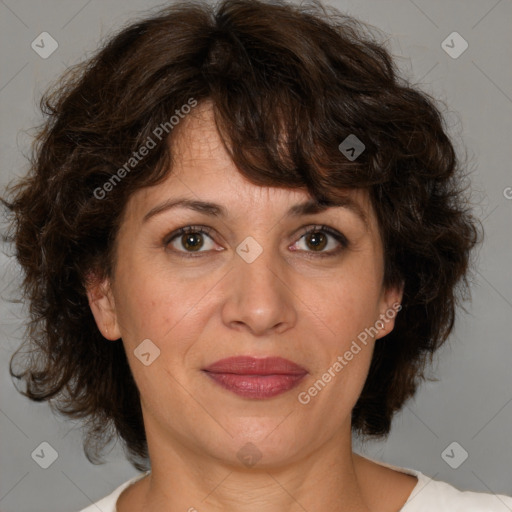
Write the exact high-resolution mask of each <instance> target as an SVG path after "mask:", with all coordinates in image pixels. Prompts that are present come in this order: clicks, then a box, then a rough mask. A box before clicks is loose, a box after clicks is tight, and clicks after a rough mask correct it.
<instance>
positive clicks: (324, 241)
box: [293, 226, 349, 257]
mask: <svg viewBox="0 0 512 512" xmlns="http://www.w3.org/2000/svg"><path fill="white" fill-rule="evenodd" d="M330 238H331V239H334V241H333V242H331V241H330V240H329V239H330ZM303 240H304V242H305V244H304V245H305V248H304V249H301V248H299V249H293V250H294V251H297V250H300V251H304V252H305V253H313V254H314V256H320V257H323V256H336V255H337V254H339V253H340V252H341V251H342V250H343V249H346V248H347V247H348V246H349V242H348V240H347V238H346V237H345V236H344V235H343V234H341V233H340V232H338V231H336V230H335V229H332V228H330V227H328V226H313V227H312V228H309V229H308V230H307V231H306V232H305V233H303V234H302V236H301V237H300V239H299V241H298V242H296V243H297V244H298V243H299V242H301V241H303ZM326 247H329V249H328V250H325V249H326Z"/></svg>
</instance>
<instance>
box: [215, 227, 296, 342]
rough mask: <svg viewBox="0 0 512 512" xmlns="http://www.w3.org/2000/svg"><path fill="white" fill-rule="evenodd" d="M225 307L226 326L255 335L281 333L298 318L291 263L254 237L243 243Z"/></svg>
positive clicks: (223, 310) (223, 312) (230, 274)
mask: <svg viewBox="0 0 512 512" xmlns="http://www.w3.org/2000/svg"><path fill="white" fill-rule="evenodd" d="M233 265H234V267H233V268H232V270H231V272H230V273H229V277H228V279H229V284H228V293H227V294H226V301H225V303H224V304H223V308H222V318H223V322H224V323H225V325H227V326H228V327H229V328H231V329H236V330H239V331H243V330H246V331H248V332H250V333H251V334H252V335H254V336H267V335H272V334H276V333H278V334H280V333H283V332H285V331H287V330H288V329H290V328H292V327H293V326H294V325H295V324H296V321H297V309H296V301H297V297H296V296H295V295H294V293H293V288H294V285H293V276H292V273H291V272H290V271H289V268H287V264H286V263H285V262H284V261H282V259H281V260H280V259H279V258H278V256H277V254H276V253H275V252H273V250H272V249H271V248H270V247H269V248H267V249H265V250H262V246H261V245H260V244H258V243H257V242H256V241H255V240H254V239H251V238H250V237H249V239H248V240H247V241H246V243H245V244H244V243H241V244H240V246H239V247H238V250H237V254H236V256H235V258H234V261H233Z"/></svg>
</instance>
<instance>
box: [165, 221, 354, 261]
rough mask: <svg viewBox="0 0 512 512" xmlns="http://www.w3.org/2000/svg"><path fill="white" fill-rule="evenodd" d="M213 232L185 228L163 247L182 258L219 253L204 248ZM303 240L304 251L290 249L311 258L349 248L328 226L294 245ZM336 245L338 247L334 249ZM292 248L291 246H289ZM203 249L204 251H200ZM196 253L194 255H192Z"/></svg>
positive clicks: (204, 228) (307, 233) (311, 230)
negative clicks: (307, 254) (328, 248)
mask: <svg viewBox="0 0 512 512" xmlns="http://www.w3.org/2000/svg"><path fill="white" fill-rule="evenodd" d="M212 232H213V230H212V229H211V228H208V227H207V226H185V227H182V228H179V229H177V230H176V231H173V232H172V233H171V234H170V235H169V236H167V237H166V238H165V240H164V245H165V247H169V246H171V247H172V250H173V251H174V252H177V253H181V254H180V255H182V256H184V257H190V258H194V257H197V256H199V254H200V253H204V252H209V251H211V250H215V251H219V249H215V248H213V245H210V247H208V243H206V246H205V236H206V237H207V239H209V240H210V243H212V244H213V239H212V237H211V234H212ZM329 237H330V238H332V239H334V240H335V242H332V243H331V244H329ZM302 239H304V241H305V243H306V248H305V249H297V248H295V249H291V250H292V251H294V252H296V251H301V252H306V253H313V257H315V256H320V257H325V256H335V255H337V254H339V253H340V252H341V251H342V250H343V249H345V248H347V247H348V246H349V242H348V240H347V238H346V237H345V236H344V235H343V234H342V233H340V232H339V231H336V230H335V229H332V228H330V227H328V226H323V225H322V226H312V227H310V228H309V229H308V230H307V231H305V232H303V233H302V235H301V236H300V239H299V240H298V241H297V242H295V244H294V245H296V244H298V243H300V242H301V241H302ZM329 245H333V246H334V247H332V248H331V249H330V250H328V251H324V249H325V248H326V247H328V246H329ZM336 245H338V247H336ZM291 247H293V246H291ZM201 249H205V250H201ZM194 253H196V254H194Z"/></svg>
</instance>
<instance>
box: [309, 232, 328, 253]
mask: <svg viewBox="0 0 512 512" xmlns="http://www.w3.org/2000/svg"><path fill="white" fill-rule="evenodd" d="M309 240H310V241H311V240H312V241H313V243H312V245H313V247H315V248H320V249H323V248H324V247H325V236H323V235H322V234H321V233H318V232H316V233H312V234H311V235H310V237H309Z"/></svg>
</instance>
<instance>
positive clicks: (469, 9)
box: [0, 0, 512, 512]
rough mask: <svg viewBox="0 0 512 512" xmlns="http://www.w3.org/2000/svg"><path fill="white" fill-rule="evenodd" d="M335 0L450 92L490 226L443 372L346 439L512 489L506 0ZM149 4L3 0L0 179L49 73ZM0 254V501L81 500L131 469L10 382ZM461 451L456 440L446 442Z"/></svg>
mask: <svg viewBox="0 0 512 512" xmlns="http://www.w3.org/2000/svg"><path fill="white" fill-rule="evenodd" d="M330 3H331V4H332V5H335V6H336V7H338V8H341V9H342V10H345V11H346V12H347V13H349V14H352V15H355V16H356V17H359V18H360V19H362V20H363V21H366V22H369V23H371V24H373V25H376V26H377V27H379V28H380V29H382V30H384V31H385V32H387V33H388V34H390V40H389V45H390V48H391V50H392V52H393V53H394V55H395V56H396V57H397V58H398V64H399V66H400V68H401V69H402V70H403V73H404V74H405V75H406V76H407V77H409V78H411V79H412V80H413V82H414V83H416V84H418V85H420V86H421V87H422V88H423V89H424V90H425V91H427V92H430V93H432V94H434V95H435V96H436V97H437V98H439V99H440V100H442V101H443V102H445V103H446V104H447V105H448V108H449V112H448V114H447V121H448V125H449V127H450V130H451V133H452V134H453V136H454V137H455V141H456V143H457V144H458V145H460V143H461V141H464V144H465V146H466V147H467V148H468V150H469V157H470V165H471V168H472V169H473V174H472V176H471V181H472V186H473V189H474V203H475V205H476V213H477V215H478V216H479V217H480V218H481V219H482V220H483V223H484V227H485V232H486V238H485V242H484V244H483V246H482V247H481V250H479V252H478V272H477V274H476V275H475V279H474V282H473V284H472V294H473V301H472V303H467V305H466V307H467V309H468V313H467V314H466V313H464V312H463V311H460V316H459V317H458V319H457V323H456V327H455V331H454V333H453V334H452V335H451V337H450V339H449V341H448V344H447V345H445V347H444V348H443V349H442V350H441V351H440V352H439V354H438V356H437V358H436V360H435V364H434V365H433V368H432V374H433V375H434V374H435V375H436V376H437V377H438V378H439V379H440V380H439V382H434V383H427V384H425V385H424V386H423V387H422V388H421V389H420V391H419V393H418V394H417V396H416V397H415V399H414V400H412V401H410V402H408V404H407V405H406V407H405V408H404V410H403V412H402V413H400V414H399V415H398V416H397V417H396V418H395V420H394V423H393V430H392V434H391V435H390V437H389V439H388V440H387V441H385V442H371V443H368V444H366V445H365V446H361V445H359V444H358V442H357V440H355V444H354V447H355V449H356V451H359V452H363V453H364V454H365V455H366V456H368V457H372V458H375V459H379V460H383V461H386V462H388V463H391V464H396V465H399V466H403V467H412V468H415V469H418V470H420V471H422V472H423V473H426V474H428V475H430V476H432V477H434V478H436V479H439V480H444V481H447V482H450V483H451V484H453V485H455V486H457V487H459V488H461V489H472V490H477V491H484V492H495V493H503V494H509V495H512V447H511V441H510V432H511V424H512V403H511V402H512V382H511V376H510V364H511V361H512V343H511V331H512V329H511V328H512V322H511V317H512V273H511V272H510V263H509V262H510V253H511V252H512V251H511V249H512V240H511V239H512V237H511V235H510V233H511V230H510V225H511V220H512V217H511V213H512V199H510V198H511V196H512V189H508V188H507V187H512V175H511V172H510V162H511V161H512V150H511V148H512V144H511V140H510V135H511V133H512V126H511V124H512V123H511V116H510V113H511V111H512V67H511V66H510V62H511V39H512V32H511V31H510V26H511V21H512V2H511V1H510V0H500V1H497V0H479V1H476V0H473V1H454V0H451V1H443V0H435V1H432V0H431V1H426V0H414V1H412V0H386V1H382V0H372V1H365V2H356V1H344V0H337V1H334V0H331V2H330ZM158 5H162V4H161V3H158V4H157V3H156V2H151V1H150V0H128V1H126V0H125V1H120V0H103V1H101V2H100V1H99V0H89V1H87V0H72V1H66V2H64V1H63V0H46V1H45V2H35V1H29V0H5V1H0V16H1V21H0V24H1V26H0V34H1V42H2V45H1V50H0V51H1V59H2V61H1V62H2V73H1V77H0V109H1V125H0V130H1V134H0V143H1V148H2V151H1V170H0V186H1V187H2V189H3V186H4V185H5V184H6V183H7V182H8V181H9V180H10V179H12V178H14V177H15V176H17V175H22V174H23V173H25V172H26V168H27V163H26V160H25V159H24V156H23V154H24V153H25V154H26V153H27V151H28V148H29V143H30V132H29V129H30V128H31V127H33V126H34V125H36V124H37V123H38V122H39V121H40V119H41V118H40V114H39V112H38V109H37V102H38V100H39V97H40V95H41V93H42V91H43V90H44V89H45V88H46V87H47V85H48V84H49V83H50V82H51V81H53V80H55V79H56V78H57V77H58V76H59V75H60V74H61V73H62V72H63V71H64V70H65V68H66V67H67V66H69V65H70V64H73V63H75V62H78V61H80V60H82V59H83V58H84V57H85V56H87V55H90V53H91V52H92V51H93V50H94V49H95V48H96V47H97V44H98V42H99V41H100V39H102V38H104V37H106V36H107V35H108V34H110V33H111V32H112V31H114V30H115V29H116V28H117V27H119V26H120V25H121V24H123V23H124V22H125V21H127V20H129V19H131V18H132V17H134V16H135V15H136V14H137V12H140V11H141V10H146V9H149V8H154V7H156V6H158ZM44 31H46V32H49V33H50V34H51V35H52V37H53V38H55V39H56V40H57V42H58V45H59V46H58V49H57V50H56V51H55V52H54V53H53V54H52V55H51V56H50V57H49V58H47V59H43V58H41V57H40V56H39V55H38V54H37V53H36V52H35V51H34V50H33V49H32V48H31V43H32V41H33V40H34V39H35V38H36V37H37V36H38V35H39V34H40V33H41V32H44ZM453 31H457V32H458V33H459V34H461V36H462V37H463V38H464V39H465V40H466V41H467V42H468V44H469V47H468V49H467V50H466V51H465V52H464V53H463V54H462V55H460V56H459V57H458V58H452V57H450V56H449V55H448V54H447V53H446V52H445V51H444V50H443V48H442V46H441V43H442V41H444V40H445V39H446V37H447V36H448V35H449V34H451V33H452V32H453ZM450 44H451V43H450ZM454 44H456V45H457V44H458V43H454ZM456 48H458V47H457V46H456ZM507 192H508V193H507ZM507 196H508V197H507ZM1 268H2V281H1V283H0V292H1V296H2V302H1V303H0V312H1V324H0V340H1V341H0V351H1V352H0V365H1V368H0V379H1V402H0V406H1V407H0V432H1V438H0V510H1V511H2V512H14V511H15V512H29V511H30V512H35V511H37V512H50V511H52V512H60V511H62V512H64V511H66V512H70V511H74V510H79V509H81V508H82V507H85V506H87V505H89V504H90V503H91V502H92V501H95V500H97V499H99V498H100V497H103V496H105V495H106V494H109V493H110V492H111V491H112V490H113V489H114V488H115V487H117V486H118V485H119V484H121V483H122V482H124V481H125V480H127V479H128V478H130V477H132V476H134V475H135V474H136V473H137V472H136V471H135V470H134V469H133V468H132V467H131V466H130V465H129V464H128V463H127V462H126V460H125V459H124V456H123V453H122V450H121V449H120V446H119V444H117V445H115V446H114V447H113V448H112V451H111V452H110V453H108V454H107V455H106V460H107V462H106V463H105V464H104V465H103V466H94V465H92V464H90V463H89V462H88V461H87V459H86V458H85V456H84V455H83V453H82V445H81V433H80V430H79V428H78V425H77V424H74V423H71V422H69V421H65V420H64V419H63V418H59V417H54V416H53V415H52V413H51V411H50V409H49V408H48V406H47V404H36V403H33V402H30V401H29V400H28V399H26V398H24V397H23V396H21V395H19V394H18V393H17V392H16V391H15V389H14V387H13V384H12V383H11V380H10V377H9V375H8V370H7V365H8V359H9V357H10V355H11V354H12V352H13V351H14V349H15V347H16V346H17V345H18V344H19V343H20V341H21V336H22V334H23V327H22V321H23V318H24V317H25V314H26V312H25V311H24V310H23V309H22V307H21V305H20V304H19V303H11V302H8V301H7V299H8V298H9V297H13V296H16V292H17V288H16V283H17V282H16V278H17V276H18V275H19V269H18V267H17V265H16V264H15V262H13V261H12V260H9V259H7V258H6V257H5V256H4V255H3V254H2V256H1ZM43 441H46V442H48V443H50V444H51V445H52V446H53V447H54V448H55V450H56V451H57V453H58V458H57V460H56V461H55V462H54V463H53V464H52V465H51V466H50V467H49V468H48V469H42V468H41V467H39V466H38V465H37V464H36V463H35V462H34V460H33V459H32V458H31V453H32V452H33V451H34V450H35V449H36V447H38V446H39V445H40V443H42V442H43ZM454 441H456V442H457V443H459V445H460V446H461V447H463V449H464V450H466V451H467V452H468V454H469V457H468V458H467V460H466V461H465V462H464V463H463V464H462V465H460V467H458V468H457V469H452V468H451V467H450V466H449V465H448V464H447V463H446V462H445V460H443V457H442V456H441V454H442V453H443V451H444V450H445V448H446V447H447V446H448V445H450V443H452V442H454ZM460 453H462V452H461V449H460V448H458V447H456V449H455V450H454V456H455V457H459V456H460Z"/></svg>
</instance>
